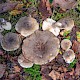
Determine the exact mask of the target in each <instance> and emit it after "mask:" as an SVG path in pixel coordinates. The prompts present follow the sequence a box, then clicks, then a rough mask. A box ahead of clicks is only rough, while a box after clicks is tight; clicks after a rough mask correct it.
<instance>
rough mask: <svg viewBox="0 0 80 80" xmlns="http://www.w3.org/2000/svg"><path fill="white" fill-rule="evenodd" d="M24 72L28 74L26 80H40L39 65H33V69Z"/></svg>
mask: <svg viewBox="0 0 80 80" xmlns="http://www.w3.org/2000/svg"><path fill="white" fill-rule="evenodd" d="M24 71H25V72H26V73H28V74H30V76H28V77H27V78H26V80H41V75H40V65H33V67H31V68H25V69H24ZM28 78H30V79H28Z"/></svg>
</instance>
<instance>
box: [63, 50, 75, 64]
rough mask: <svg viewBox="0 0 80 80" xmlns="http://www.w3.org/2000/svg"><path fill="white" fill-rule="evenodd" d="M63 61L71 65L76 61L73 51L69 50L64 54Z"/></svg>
mask: <svg viewBox="0 0 80 80" xmlns="http://www.w3.org/2000/svg"><path fill="white" fill-rule="evenodd" d="M63 59H64V60H65V62H66V63H71V62H73V60H74V59H75V53H74V51H73V50H72V49H68V50H67V51H65V52H64V54H63Z"/></svg>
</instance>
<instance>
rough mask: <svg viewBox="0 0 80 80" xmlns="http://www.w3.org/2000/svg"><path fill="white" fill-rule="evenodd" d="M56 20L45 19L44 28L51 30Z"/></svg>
mask: <svg viewBox="0 0 80 80" xmlns="http://www.w3.org/2000/svg"><path fill="white" fill-rule="evenodd" d="M55 22H56V21H55V20H53V19H51V18H47V19H46V20H44V21H43V24H42V29H43V30H49V29H50V28H52V24H54V23H55Z"/></svg>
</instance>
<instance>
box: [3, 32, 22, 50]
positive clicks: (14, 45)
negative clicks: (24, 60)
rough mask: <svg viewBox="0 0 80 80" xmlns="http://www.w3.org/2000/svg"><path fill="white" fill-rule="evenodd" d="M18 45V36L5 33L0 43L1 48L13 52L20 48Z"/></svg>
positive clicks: (19, 39)
mask: <svg viewBox="0 0 80 80" xmlns="http://www.w3.org/2000/svg"><path fill="white" fill-rule="evenodd" d="M20 44H21V38H20V36H19V35H18V34H16V33H12V32H9V33H7V34H6V35H5V36H4V37H3V39H2V41H1V46H2V48H3V49H4V50H6V51H14V50H16V49H18V48H19V47H20Z"/></svg>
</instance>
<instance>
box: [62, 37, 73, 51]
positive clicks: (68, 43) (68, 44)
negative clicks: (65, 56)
mask: <svg viewBox="0 0 80 80" xmlns="http://www.w3.org/2000/svg"><path fill="white" fill-rule="evenodd" d="M71 46H72V42H71V41H70V40H69V39H63V40H62V41H61V48H62V49H63V50H68V49H69V48H70V47H71Z"/></svg>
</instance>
